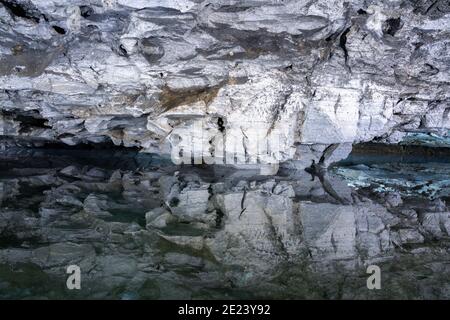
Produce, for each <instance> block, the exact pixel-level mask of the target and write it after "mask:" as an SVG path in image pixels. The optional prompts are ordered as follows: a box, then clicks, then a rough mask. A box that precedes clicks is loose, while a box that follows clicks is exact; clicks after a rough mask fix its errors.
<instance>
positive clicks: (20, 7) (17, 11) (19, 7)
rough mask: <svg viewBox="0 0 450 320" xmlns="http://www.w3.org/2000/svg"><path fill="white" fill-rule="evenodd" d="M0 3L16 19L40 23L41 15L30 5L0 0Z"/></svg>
mask: <svg viewBox="0 0 450 320" xmlns="http://www.w3.org/2000/svg"><path fill="white" fill-rule="evenodd" d="M0 3H1V4H3V5H4V6H5V8H6V9H8V11H9V12H10V13H11V14H12V15H14V16H16V17H20V18H25V19H29V20H33V21H34V22H36V23H39V21H40V16H41V14H40V12H39V11H38V10H37V9H36V8H34V5H33V4H32V3H29V2H23V3H18V2H16V1H11V0H0Z"/></svg>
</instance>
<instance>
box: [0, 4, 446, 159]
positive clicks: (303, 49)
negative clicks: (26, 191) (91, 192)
mask: <svg viewBox="0 0 450 320" xmlns="http://www.w3.org/2000/svg"><path fill="white" fill-rule="evenodd" d="M449 13H450V6H449V4H448V1H440V0H438V1H428V0H415V1H413V0H410V1H406V0H403V1H395V0H392V1H388V0H383V1H369V0H366V1H363V0H350V1H342V0H335V1H329V0H318V1H297V0H293V1H289V0H286V1H275V0H272V1H264V0H261V1H233V0H227V1H225V0H218V1H201V0H166V1H160V0H148V1H145V0H127V1H125V0H92V1H89V3H88V4H87V2H86V1H78V0H65V1H43V0H1V1H0V89H1V91H0V108H1V110H2V116H1V120H0V124H1V126H0V130H1V131H0V134H1V136H2V144H3V145H11V144H12V145H17V144H19V145H23V144H25V145H34V146H36V145H43V144H45V143H48V142H53V143H54V142H61V143H64V144H67V145H78V144H82V143H93V144H98V143H105V142H112V143H114V144H115V145H121V146H125V147H138V148H140V149H141V150H142V151H144V152H155V153H163V154H169V153H171V152H173V150H174V148H175V149H177V150H178V149H180V146H181V147H185V148H186V146H189V145H196V146H198V145H199V144H200V145H201V146H202V148H203V149H204V150H206V153H207V154H208V155H212V156H216V157H217V156H218V155H219V151H220V156H222V155H223V156H224V157H226V154H227V153H236V157H241V158H242V159H244V160H245V162H258V161H259V162H261V163H273V162H284V161H287V160H292V159H293V160H297V164H298V165H299V166H307V165H310V164H311V161H312V160H315V161H317V162H319V161H322V163H324V164H327V163H329V162H331V161H334V160H339V159H340V158H343V157H345V156H346V155H347V154H348V152H349V151H350V150H351V147H350V146H351V144H352V143H358V142H364V141H381V142H388V143H396V142H399V141H401V140H402V139H403V137H404V136H405V134H406V133H408V132H419V133H430V132H431V133H435V134H436V133H437V134H441V135H442V134H444V135H445V134H446V133H447V130H448V129H450V118H449V114H450V104H449V92H450V90H449V82H448V81H449V68H450V37H449V34H450V14H449ZM195 128H200V129H199V130H197V129H195ZM193 132H194V134H193ZM258 137H263V139H264V141H267V144H268V146H266V149H265V150H264V156H261V151H260V150H259V149H258V148H255V143H254V141H255V139H258ZM218 140H221V141H225V142H227V141H232V144H233V147H232V148H231V149H230V148H228V149H227V148H225V150H222V149H220V150H218V149H217V141H218ZM195 148H196V147H194V149H195ZM258 150H259V151H258ZM223 151H225V153H223ZM192 154H193V155H194V157H195V156H196V157H197V158H200V160H199V161H200V162H202V161H203V160H202V159H201V154H200V153H199V151H198V150H192ZM199 155H200V156H199ZM204 155H205V153H203V156H204ZM241 162H242V161H241Z"/></svg>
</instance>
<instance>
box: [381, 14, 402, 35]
mask: <svg viewBox="0 0 450 320" xmlns="http://www.w3.org/2000/svg"><path fill="white" fill-rule="evenodd" d="M401 28H402V25H401V19H400V18H391V19H387V20H386V21H385V22H384V23H383V34H385V35H386V34H389V35H391V36H395V34H396V33H397V31H398V30H400V29H401Z"/></svg>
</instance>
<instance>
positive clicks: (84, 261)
mask: <svg viewBox="0 0 450 320" xmlns="http://www.w3.org/2000/svg"><path fill="white" fill-rule="evenodd" d="M74 154H75V157H73V155H74ZM87 154H88V153H87ZM99 158H100V157H93V159H94V160H95V161H98V159H99ZM86 159H87V158H86V156H85V154H83V153H80V152H76V153H72V157H70V154H69V153H67V152H65V153H63V155H62V156H61V155H57V154H56V155H55V154H54V155H51V154H48V153H47V154H46V153H42V152H41V151H30V150H27V151H24V150H19V151H13V150H10V151H8V152H5V153H2V154H1V160H2V161H1V162H0V175H1V177H2V178H1V179H0V298H68V297H69V298H74V297H75V298H76V297H78V298H80V297H81V298H120V299H135V298H148V299H158V298H162V299H171V298H172V299H174V298H178V299H180V298H270V299H274V298H297V299H299V298H320V299H322V298H328V299H330V298H331V299H337V298H344V299H352V298H359V299H367V298H371V299H372V298H395V299H401V298H408V299H413V298H414V299H418V298H427V299H433V298H441V299H448V298H450V283H449V279H450V268H449V265H450V260H449V252H450V251H449V248H450V246H449V244H450V243H449V240H450V207H449V206H448V200H449V197H448V195H447V196H442V198H438V199H429V198H427V197H424V196H422V192H421V190H418V189H417V190H416V194H414V195H406V194H405V195H403V194H402V195H400V194H399V193H398V192H396V191H386V192H383V193H376V194H374V193H373V192H372V191H373V190H372V189H371V188H361V189H355V188H350V187H348V186H347V184H346V183H345V181H344V180H343V179H342V178H340V177H338V176H335V175H333V174H332V173H331V172H325V173H323V174H320V175H318V176H313V177H311V176H310V175H309V174H308V173H307V172H305V171H303V170H301V171H300V170H290V171H285V172H283V170H281V171H280V173H279V174H278V175H275V176H271V177H264V176H258V175H256V174H255V173H254V172H251V171H250V170H230V169H229V168H218V167H215V168H212V167H206V168H203V169H200V168H198V167H196V168H180V167H173V166H170V163H169V166H159V168H158V169H155V168H153V167H152V166H151V165H148V163H147V164H146V163H145V161H144V160H145V159H141V160H139V159H135V158H133V157H129V156H127V155H126V154H125V155H124V154H120V153H116V154H110V153H107V152H104V153H103V154H102V161H103V165H102V167H98V166H95V165H92V164H91V165H89V164H87V163H86ZM107 162H109V164H111V162H113V166H107V165H106V163H107ZM68 163H69V164H70V165H68ZM114 163H115V164H114ZM118 163H120V164H121V165H122V166H123V167H125V166H124V164H128V166H129V169H127V170H125V169H117V168H114V165H117V164H118ZM152 163H153V164H154V162H152V161H150V164H152ZM133 167H134V168H133ZM143 167H145V168H143ZM432 168H433V167H430V168H429V170H436V173H439V172H440V173H443V172H445V171H448V170H449V168H448V165H447V167H446V168H445V171H442V168H439V167H438V168H435V169H432ZM374 169H376V167H375V168H374ZM405 170H406V169H405ZM411 170H412V171H409V172H414V170H415V167H412V168H411ZM380 172H381V170H380ZM383 172H384V174H385V175H387V177H389V176H390V175H391V171H390V170H388V169H387V170H384V171H383ZM360 173H361V174H363V173H364V170H360ZM380 174H381V173H380ZM353 176H355V174H353ZM405 176H407V175H404V176H403V177H405ZM224 177H225V178H224ZM441 177H442V178H441V181H437V180H436V183H438V184H439V183H442V181H445V180H446V179H447V178H446V177H445V176H444V175H443V174H441ZM311 178H312V179H311ZM447 181H448V179H447ZM423 183H424V184H425V183H427V180H423ZM447 185H448V187H447V189H448V188H450V185H449V184H448V183H447ZM431 194H432V192H431ZM71 264H76V265H78V266H80V268H81V270H82V271H83V273H82V288H83V290H81V291H78V290H73V291H70V290H66V289H65V281H66V276H67V275H66V269H65V268H66V266H68V265H71ZM371 264H376V265H379V266H380V268H381V269H382V270H383V271H382V286H383V290H367V287H366V279H367V274H366V268H367V266H368V265H371Z"/></svg>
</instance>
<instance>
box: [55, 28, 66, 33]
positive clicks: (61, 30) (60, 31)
mask: <svg viewBox="0 0 450 320" xmlns="http://www.w3.org/2000/svg"><path fill="white" fill-rule="evenodd" d="M53 30H55V31H56V32H58V33H59V34H66V30H64V28H61V27H58V26H53Z"/></svg>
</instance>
